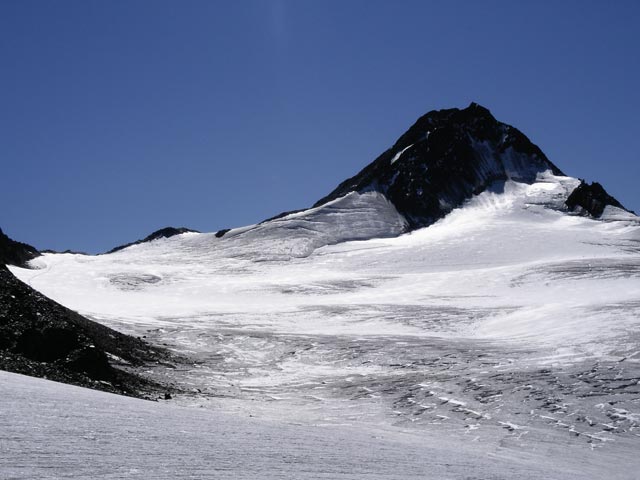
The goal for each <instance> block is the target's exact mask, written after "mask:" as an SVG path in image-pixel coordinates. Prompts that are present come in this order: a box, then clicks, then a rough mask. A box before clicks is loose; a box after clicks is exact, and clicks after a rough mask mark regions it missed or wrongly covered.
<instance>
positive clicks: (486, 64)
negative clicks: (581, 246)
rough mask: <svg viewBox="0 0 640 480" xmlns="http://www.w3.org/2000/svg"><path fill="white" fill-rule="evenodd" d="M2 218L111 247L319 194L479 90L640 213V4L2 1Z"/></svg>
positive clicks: (44, 244)
mask: <svg viewBox="0 0 640 480" xmlns="http://www.w3.org/2000/svg"><path fill="white" fill-rule="evenodd" d="M0 60H1V64H0V66H1V68H0V155H1V161H2V165H1V170H0V171H1V172H2V176H1V177H0V178H1V184H2V188H1V189H0V202H1V205H2V208H1V210H0V227H2V228H3V230H4V231H5V232H7V233H8V234H9V235H10V236H12V237H13V238H15V239H18V240H21V241H25V242H28V243H31V244H33V245H35V246H36V247H38V248H41V249H43V248H53V249H67V248H70V249H76V250H83V251H88V252H99V251H104V250H107V249H109V248H111V247H113V246H115V245H118V244H121V243H124V242H127V241H132V240H135V239H137V238H141V237H143V236H145V235H147V234H148V233H150V232H151V231H153V230H156V229H158V228H161V227H164V226H168V225H173V226H188V227H191V228H195V229H198V230H202V231H215V230H218V229H220V228H225V227H233V226H240V225H246V224H250V223H254V222H257V221H260V220H262V219H264V218H266V217H269V216H272V215H274V214H277V213H279V212H281V211H283V210H291V209H296V208H303V207H306V206H309V205H310V204H312V203H313V202H314V201H316V200H317V199H318V198H320V197H322V196H323V195H325V194H326V193H328V192H329V191H330V190H331V189H333V188H334V187H335V186H336V185H337V184H338V183H339V182H340V181H342V180H344V179H345V178H346V177H348V176H351V175H353V174H355V173H356V172H357V171H359V170H360V169H361V168H362V167H364V166H365V165H366V164H368V163H369V162H370V161H372V160H373V159H374V158H375V157H376V156H377V155H378V154H380V153H381V152H382V151H383V150H384V149H386V148H388V147H389V146H390V145H392V144H393V143H394V142H395V140H396V139H397V137H398V136H399V135H400V134H402V133H403V132H404V131H405V130H406V129H407V128H408V127H409V126H410V125H411V124H412V123H413V122H414V121H415V119H416V118H417V117H419V116H420V115H422V114H423V113H425V112H427V111H429V110H432V109H439V108H449V107H465V106H466V105H467V104H468V103H469V102H471V101H476V102H478V103H481V104H482V105H484V106H486V107H488V108H489V109H490V110H491V111H492V112H493V114H494V115H495V116H496V117H497V118H498V119H499V120H502V121H504V122H507V123H510V124H512V125H514V126H516V127H518V128H520V129H521V130H522V131H523V132H524V133H525V134H526V135H528V136H529V137H530V138H531V139H532V140H533V141H534V142H535V143H536V144H538V145H539V146H540V147H541V148H542V150H543V151H544V152H545V153H546V154H547V156H548V157H549V158H550V159H551V160H552V161H554V162H555V163H556V164H557V165H558V166H559V167H560V168H561V169H563V170H564V171H565V172H566V173H568V174H570V175H572V176H577V177H581V178H586V179H587V180H589V181H594V180H596V181H599V182H601V183H602V184H603V185H604V186H605V188H607V190H608V191H609V192H610V193H611V194H613V195H614V196H615V197H617V198H618V199H619V200H620V201H621V202H622V203H623V204H625V205H626V206H627V207H628V208H631V209H635V210H636V211H640V188H639V187H638V181H639V180H640V161H639V160H640V158H639V157H640V154H639V149H638V146H637V145H638V138H639V137H640V93H639V89H640V2H638V1H616V2H605V1H598V2H595V1H593V2H589V1H531V2H521V1H517V2H515V1H514V2H511V1H506V0H505V1H444V0H442V1H439V2H435V1H425V0H421V1H391V0H389V1H375V0H358V1H355V0H341V1H316V0H314V1H304V0H292V1H285V0H273V1H268V0H257V1H250V0H246V1H231V0H230V1H227V2H216V1H213V0H207V1H195V0H188V1H178V0H175V1H160V0H149V1H136V0H109V1H106V0H100V1H92V0H77V1H72V0H60V1H50V0H43V1H32V0H0Z"/></svg>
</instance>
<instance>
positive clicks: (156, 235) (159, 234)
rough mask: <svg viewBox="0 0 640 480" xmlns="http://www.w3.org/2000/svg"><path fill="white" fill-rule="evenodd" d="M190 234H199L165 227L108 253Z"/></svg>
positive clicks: (182, 228)
mask: <svg viewBox="0 0 640 480" xmlns="http://www.w3.org/2000/svg"><path fill="white" fill-rule="evenodd" d="M188 232H195V233H199V232H198V231H197V230H191V229H190V228H185V227H179V228H175V227H165V228H161V229H160V230H156V231H155V232H153V233H151V234H150V235H147V236H146V237H144V238H143V239H142V240H136V241H135V242H131V243H127V244H125V245H120V246H118V247H115V248H112V249H111V250H109V251H108V252H107V253H114V252H117V251H119V250H123V249H125V248H127V247H130V246H132V245H139V244H141V243H146V242H151V241H153V240H158V239H160V238H170V237H173V236H175V235H180V234H182V233H188Z"/></svg>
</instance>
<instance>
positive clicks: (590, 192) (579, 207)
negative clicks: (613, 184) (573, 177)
mask: <svg viewBox="0 0 640 480" xmlns="http://www.w3.org/2000/svg"><path fill="white" fill-rule="evenodd" d="M566 204H567V207H569V210H571V211H574V212H577V213H585V214H588V215H591V216H592V217H595V218H598V217H600V216H601V215H602V213H603V212H604V209H605V207H606V206H607V205H611V206H614V207H617V208H622V209H624V207H623V206H622V204H621V203H620V202H618V201H617V200H616V199H615V198H613V197H612V196H611V195H609V194H608V193H607V192H606V191H605V189H604V188H603V187H602V185H600V184H599V183H597V182H594V183H592V184H591V185H589V184H588V183H586V182H584V181H583V182H581V183H580V185H578V187H577V188H576V189H575V190H574V191H573V192H571V195H569V197H568V198H567V202H566Z"/></svg>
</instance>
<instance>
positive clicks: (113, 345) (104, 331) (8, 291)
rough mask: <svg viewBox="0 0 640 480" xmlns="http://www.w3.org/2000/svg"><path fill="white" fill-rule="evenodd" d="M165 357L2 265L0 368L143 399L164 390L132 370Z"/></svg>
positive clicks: (140, 341)
mask: <svg viewBox="0 0 640 480" xmlns="http://www.w3.org/2000/svg"><path fill="white" fill-rule="evenodd" d="M167 358H169V355H168V354H167V353H166V352H164V351H163V350H161V349H158V348H155V347H152V346H150V345H148V344H147V343H145V342H144V341H142V340H140V339H137V338H133V337H130V336H128V335H124V334H122V333H119V332H116V331H115V330H112V329H110V328H107V327H105V326H103V325H100V324H98V323H95V322H92V321H90V320H88V319H86V318H84V317H83V316H81V315H79V314H78V313H76V312H74V311H72V310H69V309H68V308H65V307H63V306H62V305H60V304H58V303H56V302H54V301H53V300H51V299H49V298H47V297H45V296H44V295H42V294H40V293H38V292H36V291H35V290H33V289H32V288H31V287H29V286H28V285H25V284H24V283H22V282H21V281H20V280H18V279H17V278H15V277H14V276H13V274H12V273H11V272H10V271H9V270H8V269H7V268H6V267H5V266H4V265H0V369H2V370H7V371H10V372H15V373H22V374H25V375H31V376H35V377H46V378H49V379H50V380H56V381H60V382H64V383H72V384H75V385H80V386H84V387H89V388H95V389H99V390H105V391H109V392H114V393H124V394H127V395H133V396H145V395H149V394H153V393H158V392H164V391H165V388H164V387H161V386H160V385H158V384H155V383H153V382H149V381H146V380H144V379H142V378H140V377H139V376H137V375H136V374H135V367H138V366H142V365H144V364H147V363H151V362H157V361H159V360H165V359H167Z"/></svg>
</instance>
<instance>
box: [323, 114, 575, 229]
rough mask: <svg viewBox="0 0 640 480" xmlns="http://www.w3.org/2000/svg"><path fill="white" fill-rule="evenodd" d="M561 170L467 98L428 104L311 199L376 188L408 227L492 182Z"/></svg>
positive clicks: (446, 210) (531, 177)
mask: <svg viewBox="0 0 640 480" xmlns="http://www.w3.org/2000/svg"><path fill="white" fill-rule="evenodd" d="M545 171H550V172H551V173H553V174H554V175H563V173H562V172H561V171H560V169H559V168H558V167H556V166H555V165H554V164H553V163H552V162H551V161H550V160H549V159H548V158H547V157H546V156H545V154H544V153H543V152H542V150H540V148H538V147H537V146H536V145H535V144H533V143H532V142H531V141H530V140H529V139H528V138H527V137H526V136H525V135H524V134H523V133H522V132H520V131H519V130H518V129H516V128H514V127H512V126H510V125H507V124H505V123H502V122H499V121H498V120H496V119H495V118H494V116H493V115H492V114H491V112H490V111H489V110H488V109H487V108H485V107H483V106H481V105H479V104H477V103H471V104H470V105H469V106H468V107H467V108H464V109H458V108H451V109H445V110H433V111H431V112H428V113H427V114H425V115H423V116H422V117H420V118H419V119H418V120H417V121H416V122H415V123H414V124H413V125H412V126H411V128H409V130H407V131H406V132H405V133H404V134H403V135H402V136H401V137H400V138H399V139H398V140H397V142H396V143H395V144H394V145H393V147H391V148H390V149H388V150H387V151H385V152H384V153H383V154H382V155H380V156H379V157H378V158H377V159H376V160H374V161H373V163H371V164H370V165H368V166H367V167H365V168H364V169H363V170H362V171H361V172H360V173H358V174H357V175H355V176H354V177H352V178H349V179H347V180H346V181H344V182H342V183H341V184H340V185H338V187H337V188H336V189H335V190H334V191H333V192H331V193H330V194H329V195H327V196H326V197H324V198H322V199H321V200H320V201H318V202H317V203H316V204H315V205H314V206H319V205H322V204H324V203H326V202H328V201H330V200H333V199H336V198H339V197H341V196H344V195H346V194H347V193H349V192H360V193H363V192H367V191H377V192H380V193H382V194H384V195H385V196H386V197H387V198H388V199H389V200H390V201H391V202H392V203H393V204H394V205H395V207H396V208H397V209H398V211H399V212H400V213H401V214H402V215H404V217H405V218H406V219H407V222H408V224H409V228H410V229H411V230H413V229H416V228H421V227H424V226H427V225H430V224H432V223H433V222H435V221H436V220H438V219H440V218H442V217H444V216H445V215H446V214H447V213H449V212H450V211H451V210H453V209H454V208H457V207H459V206H461V205H462V204H463V203H464V202H465V201H466V200H468V199H469V198H471V197H472V196H473V195H476V194H478V193H480V192H482V191H484V190H485V189H487V188H488V187H490V186H491V185H492V184H493V183H495V182H501V181H507V180H515V181H520V182H525V183H533V182H535V180H536V178H537V176H538V174H539V173H542V172H545Z"/></svg>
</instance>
